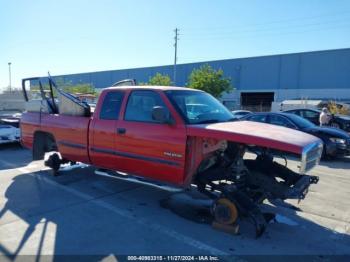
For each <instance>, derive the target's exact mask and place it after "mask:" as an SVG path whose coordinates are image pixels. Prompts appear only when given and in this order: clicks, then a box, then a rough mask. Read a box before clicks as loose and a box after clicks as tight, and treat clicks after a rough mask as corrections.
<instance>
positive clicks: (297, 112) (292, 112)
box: [288, 110, 300, 116]
mask: <svg viewBox="0 0 350 262" xmlns="http://www.w3.org/2000/svg"><path fill="white" fill-rule="evenodd" d="M288 113H291V114H294V115H297V116H300V111H299V110H290V111H288Z"/></svg>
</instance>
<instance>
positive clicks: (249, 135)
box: [187, 121, 322, 154]
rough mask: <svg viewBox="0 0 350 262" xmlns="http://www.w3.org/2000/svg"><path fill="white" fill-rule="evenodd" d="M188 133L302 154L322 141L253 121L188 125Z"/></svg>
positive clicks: (302, 133)
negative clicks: (304, 150) (311, 145)
mask: <svg viewBox="0 0 350 262" xmlns="http://www.w3.org/2000/svg"><path fill="white" fill-rule="evenodd" d="M187 135H188V136H197V137H209V138H215V139H222V140H228V141H233V142H237V143H244V144H248V145H256V146H262V147H267V148H272V149H277V150H281V151H285V152H290V153H295V154H302V152H303V149H304V148H305V147H307V146H308V145H310V144H313V143H322V142H321V140H320V139H319V138H317V137H315V136H313V135H309V134H306V133H304V132H300V131H297V130H294V129H290V128H286V127H281V126H276V125H270V124H264V123H258V122H252V121H237V122H224V123H215V124H201V125H188V126H187Z"/></svg>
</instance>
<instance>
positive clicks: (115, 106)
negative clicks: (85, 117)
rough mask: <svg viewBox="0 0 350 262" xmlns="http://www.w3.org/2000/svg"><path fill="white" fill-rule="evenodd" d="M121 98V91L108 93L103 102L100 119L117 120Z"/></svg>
mask: <svg viewBox="0 0 350 262" xmlns="http://www.w3.org/2000/svg"><path fill="white" fill-rule="evenodd" d="M123 98H124V92H122V91H115V92H109V93H108V94H107V95H106V96H105V98H104V100H103V104H102V108H101V112H100V119H105V120H117V119H118V116H119V112H120V107H121V104H122V102H123Z"/></svg>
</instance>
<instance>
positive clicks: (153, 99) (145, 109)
mask: <svg viewBox="0 0 350 262" xmlns="http://www.w3.org/2000/svg"><path fill="white" fill-rule="evenodd" d="M155 106H163V107H164V108H166V106H165V104H164V102H163V100H162V98H161V97H160V95H159V94H158V93H156V92H154V91H149V90H147V91H133V92H132V93H131V95H130V97H129V100H128V104H127V106H126V111H125V116H124V120H127V121H138V122H151V123H158V122H157V121H155V120H153V118H152V110H153V107H155Z"/></svg>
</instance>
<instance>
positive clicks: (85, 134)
mask: <svg viewBox="0 0 350 262" xmlns="http://www.w3.org/2000/svg"><path fill="white" fill-rule="evenodd" d="M134 89H151V90H154V91H156V92H158V93H159V94H160V96H161V97H162V99H163V101H164V103H165V104H166V106H167V107H168V108H169V110H170V112H171V115H172V117H173V118H174V119H175V124H173V125H167V124H155V123H142V122H132V121H124V120H123V116H124V112H125V107H126V103H127V99H128V96H129V94H130V92H131V90H134ZM174 89H181V90H182V88H175V87H174V88H173V87H141V88H140V87H117V88H108V89H105V90H104V91H103V92H102V94H101V95H100V98H99V101H98V103H97V107H96V110H95V112H94V115H93V116H92V117H91V118H89V117H73V116H64V115H50V114H41V116H40V114H39V113H24V114H23V116H22V119H21V131H22V144H23V145H24V146H26V147H28V148H32V146H33V136H34V133H35V132H36V131H43V132H47V133H50V134H52V135H53V136H54V138H55V140H56V143H57V144H58V149H59V152H60V153H61V155H62V156H63V157H64V158H67V159H69V160H74V161H80V162H83V163H88V164H93V165H95V166H98V167H102V168H108V169H113V170H119V171H124V172H129V173H132V174H136V175H139V176H144V177H147V178H152V179H156V180H160V181H164V182H169V183H173V184H177V185H188V184H189V183H190V182H191V180H192V177H193V175H194V174H195V173H196V170H197V168H198V165H199V164H200V163H201V161H202V160H203V159H204V158H206V157H207V156H208V155H210V154H212V152H214V151H215V150H216V149H217V147H218V146H219V145H220V144H219V143H220V141H222V140H228V141H233V142H238V143H243V144H254V145H257V146H262V147H267V148H273V149H278V150H281V151H285V152H291V153H297V154H301V152H302V150H303V148H304V147H305V146H306V145H308V144H310V143H313V142H316V141H318V139H317V138H315V137H313V136H311V135H308V134H305V133H301V132H299V131H295V130H292V129H287V128H284V127H278V126H274V125H268V124H262V123H255V122H245V121H244V122H243V121H242V122H226V123H218V124H206V125H186V124H185V123H184V122H183V120H182V118H181V116H180V115H179V114H178V113H177V111H176V110H175V109H174V108H173V106H172V104H171V103H170V101H168V99H167V97H166V96H165V94H164V93H163V92H164V91H165V90H174ZM113 90H124V91H125V96H124V100H123V103H122V107H121V110H120V115H119V119H120V120H101V119H99V113H100V110H101V104H102V101H103V98H104V97H105V95H106V94H107V93H108V92H110V91H113ZM117 128H125V129H126V133H125V134H117V132H116V131H117ZM67 144H68V145H67ZM72 144H73V145H76V146H75V147H72V146H70V145H72ZM204 144H207V146H206V147H205V148H204ZM96 148H97V149H98V150H96ZM101 151H103V152H101ZM108 152H109V153H108ZM111 152H114V154H113V153H111Z"/></svg>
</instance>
